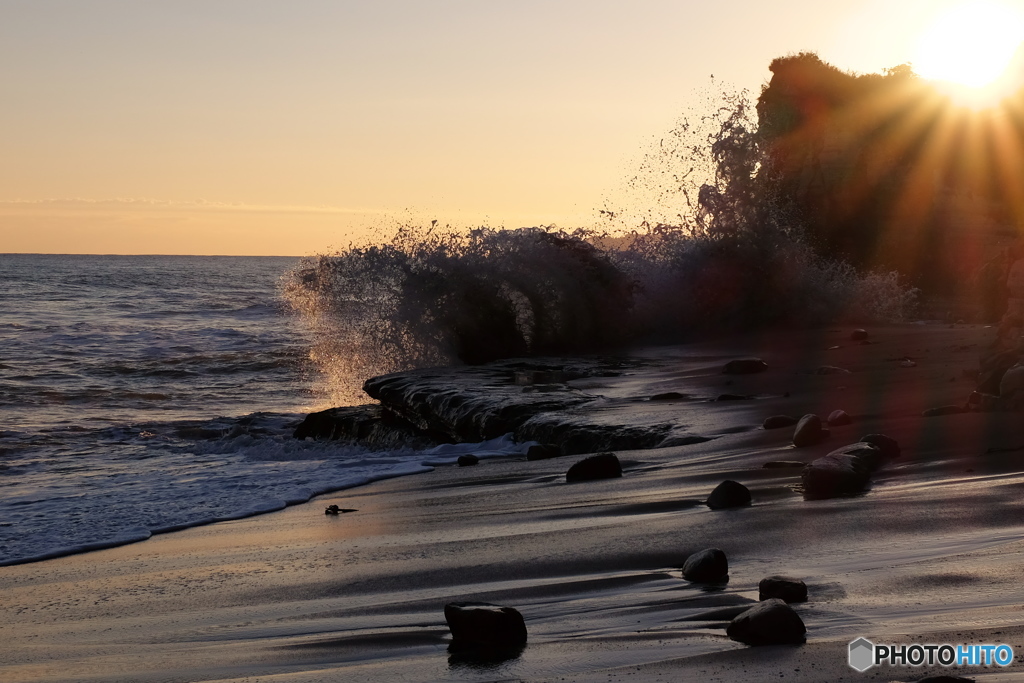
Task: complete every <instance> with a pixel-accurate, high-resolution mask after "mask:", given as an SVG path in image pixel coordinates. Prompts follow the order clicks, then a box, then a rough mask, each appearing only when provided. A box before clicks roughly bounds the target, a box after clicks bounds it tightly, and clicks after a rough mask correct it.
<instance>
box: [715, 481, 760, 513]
mask: <svg viewBox="0 0 1024 683" xmlns="http://www.w3.org/2000/svg"><path fill="white" fill-rule="evenodd" d="M746 505H750V489H748V488H747V487H746V486H744V485H743V484H741V483H739V482H738V481H733V480H732V479H726V480H725V481H723V482H722V483H721V484H719V485H718V486H716V487H715V490H714V491H712V492H711V495H709V496H708V500H707V506H708V507H709V508H711V509H712V510H725V509H727V508H738V507H744V506H746Z"/></svg>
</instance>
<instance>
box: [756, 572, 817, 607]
mask: <svg viewBox="0 0 1024 683" xmlns="http://www.w3.org/2000/svg"><path fill="white" fill-rule="evenodd" d="M757 591H758V597H757V599H758V600H770V599H771V598H778V599H779V600H782V601H784V602H806V601H807V584H805V583H804V582H803V581H801V580H800V579H794V578H791V577H788V576H768V577H765V578H763V579H761V582H760V583H759V584H757Z"/></svg>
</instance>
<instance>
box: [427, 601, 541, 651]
mask: <svg viewBox="0 0 1024 683" xmlns="http://www.w3.org/2000/svg"><path fill="white" fill-rule="evenodd" d="M444 619H445V621H447V622H448V628H449V629H450V630H451V632H452V641H453V643H458V644H460V645H479V646H486V647H515V646H517V645H522V644H523V643H525V642H526V622H525V621H523V615H522V614H520V613H519V610H516V609H514V608H512V607H501V606H499V605H491V604H489V603H486V602H450V603H448V604H447V605H445V606H444Z"/></svg>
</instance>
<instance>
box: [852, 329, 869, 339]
mask: <svg viewBox="0 0 1024 683" xmlns="http://www.w3.org/2000/svg"><path fill="white" fill-rule="evenodd" d="M867 338H868V331H867V330H863V329H857V330H854V331H853V332H851V333H850V339H851V340H852V341H864V340H865V339H867Z"/></svg>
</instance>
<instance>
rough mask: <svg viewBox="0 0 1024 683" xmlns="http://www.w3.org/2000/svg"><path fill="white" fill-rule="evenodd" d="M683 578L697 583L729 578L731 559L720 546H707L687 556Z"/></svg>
mask: <svg viewBox="0 0 1024 683" xmlns="http://www.w3.org/2000/svg"><path fill="white" fill-rule="evenodd" d="M683 578H684V579H686V580H687V581H694V582H697V583H714V582H717V581H723V580H725V579H727V578H729V561H728V560H727V559H726V557H725V553H724V552H722V551H721V550H719V549H718V548H707V549H705V550H701V551H700V552H698V553H694V554H693V555H690V556H689V557H688V558H686V562H684V563H683Z"/></svg>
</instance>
